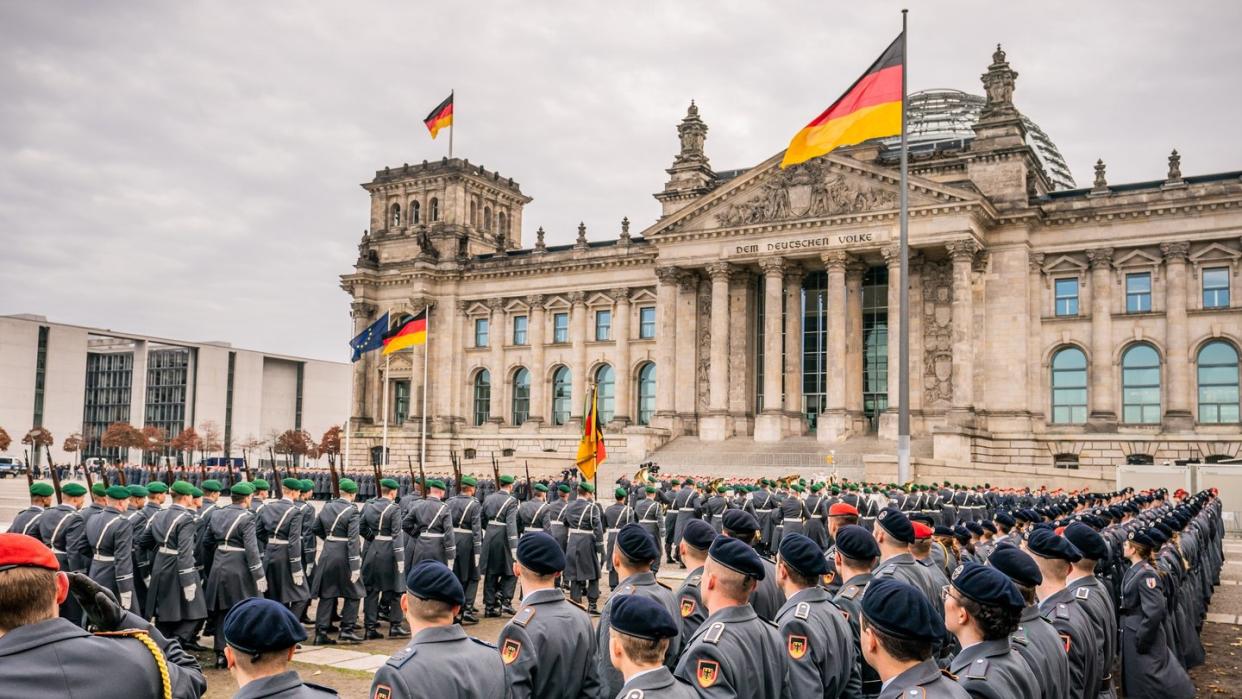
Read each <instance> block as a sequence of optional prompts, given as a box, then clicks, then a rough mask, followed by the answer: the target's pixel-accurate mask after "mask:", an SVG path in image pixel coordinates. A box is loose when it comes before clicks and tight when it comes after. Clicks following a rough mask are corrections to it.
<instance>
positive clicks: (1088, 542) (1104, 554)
mask: <svg viewBox="0 0 1242 699" xmlns="http://www.w3.org/2000/svg"><path fill="white" fill-rule="evenodd" d="M1063 536H1064V537H1065V538H1066V539H1068V540H1069V542H1070V543H1071V544H1073V545H1074V547H1075V548H1077V549H1078V550H1079V551H1080V552H1081V553H1082V556H1083V558H1090V559H1091V560H1093V561H1102V560H1105V559H1107V558H1108V544H1106V543H1104V537H1102V536H1100V533H1099V532H1097V531H1096V530H1094V529H1092V528H1091V527H1090V525H1087V524H1083V523H1082V522H1071V523H1070V525H1069V526H1068V527H1066V528H1065V532H1064V533H1063Z"/></svg>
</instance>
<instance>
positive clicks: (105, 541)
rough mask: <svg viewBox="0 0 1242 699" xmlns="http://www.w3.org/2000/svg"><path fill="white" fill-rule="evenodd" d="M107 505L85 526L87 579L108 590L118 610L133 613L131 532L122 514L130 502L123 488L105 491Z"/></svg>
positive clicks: (111, 487) (132, 538) (127, 493)
mask: <svg viewBox="0 0 1242 699" xmlns="http://www.w3.org/2000/svg"><path fill="white" fill-rule="evenodd" d="M107 492H108V506H107V507H105V508H104V509H103V511H102V512H100V513H99V514H97V515H95V516H93V517H91V518H90V520H89V521H87V523H86V536H85V541H86V547H85V548H84V549H83V551H82V552H83V553H86V554H88V555H90V557H91V564H90V571H89V573H90V577H91V579H92V580H94V581H95V582H97V583H99V584H100V585H101V586H103V587H105V588H107V589H108V591H109V592H111V593H112V594H113V595H115V596H116V599H117V600H118V601H119V602H120V604H121V608H122V609H125V610H126V611H132V609H133V607H132V605H133V603H134V599H133V598H134V558H133V543H134V531H133V529H132V528H130V526H129V521H128V520H126V519H125V515H123V514H122V512H123V510H124V508H125V505H126V503H127V502H128V501H129V490H127V489H126V488H125V486H120V485H114V486H110V487H109V488H108V491H107Z"/></svg>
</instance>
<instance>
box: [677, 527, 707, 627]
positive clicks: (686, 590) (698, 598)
mask: <svg viewBox="0 0 1242 699" xmlns="http://www.w3.org/2000/svg"><path fill="white" fill-rule="evenodd" d="M715 540H716V530H715V528H713V527H712V526H711V525H710V524H708V523H707V522H705V521H703V520H695V521H693V522H687V523H686V530H685V531H683V532H682V533H681V551H680V553H681V560H683V561H685V562H686V567H687V568H689V569H690V573H689V574H688V575H686V579H685V581H683V582H682V584H681V588H680V589H678V590H677V611H678V615H679V617H680V618H681V646H682V647H685V645H686V644H687V643H689V642H690V637H691V636H694V633H695V632H696V631H698V630H699V627H700V626H702V624H703V620H704V619H706V618H707V607H705V606H703V595H702V591H701V589H700V586H701V585H702V581H703V566H704V564H705V563H706V562H707V550H708V549H709V548H711V545H712V542H713V541H715Z"/></svg>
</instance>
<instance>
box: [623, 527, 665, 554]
mask: <svg viewBox="0 0 1242 699" xmlns="http://www.w3.org/2000/svg"><path fill="white" fill-rule="evenodd" d="M617 548H618V549H620V550H621V553H623V554H625V556H626V557H627V558H629V559H630V560H633V561H654V560H655V559H657V558H659V557H660V548H659V547H658V546H656V542H655V539H653V538H651V535H650V534H648V533H647V530H646V529H643V525H641V524H637V523H630V524H627V525H625V526H624V527H621V531H619V532H617Z"/></svg>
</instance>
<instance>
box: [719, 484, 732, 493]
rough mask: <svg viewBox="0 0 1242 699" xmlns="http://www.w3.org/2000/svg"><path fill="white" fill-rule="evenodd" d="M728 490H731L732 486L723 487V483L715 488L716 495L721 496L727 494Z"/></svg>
mask: <svg viewBox="0 0 1242 699" xmlns="http://www.w3.org/2000/svg"><path fill="white" fill-rule="evenodd" d="M730 490H733V486H731V485H725V484H723V483H722V484H720V485H718V486H716V492H717V493H720V494H722V495H723V494H724V493H727V492H729V491H730Z"/></svg>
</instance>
